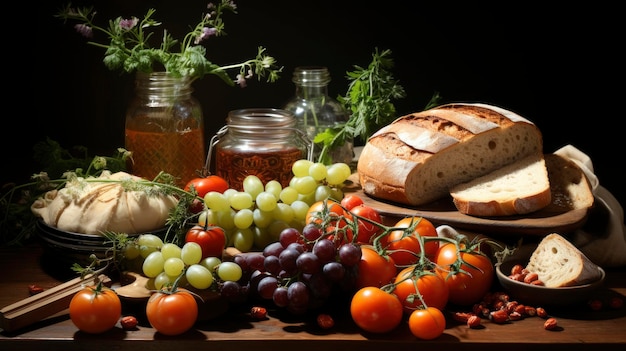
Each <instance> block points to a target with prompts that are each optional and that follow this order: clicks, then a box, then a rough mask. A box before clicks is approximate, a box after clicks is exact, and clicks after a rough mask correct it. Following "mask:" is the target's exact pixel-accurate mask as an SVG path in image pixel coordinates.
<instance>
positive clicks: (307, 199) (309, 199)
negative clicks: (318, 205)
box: [298, 191, 315, 206]
mask: <svg viewBox="0 0 626 351" xmlns="http://www.w3.org/2000/svg"><path fill="white" fill-rule="evenodd" d="M298 200H299V201H302V202H304V203H306V204H308V205H309V206H311V205H313V204H314V203H315V191H312V192H311V193H310V194H298Z"/></svg>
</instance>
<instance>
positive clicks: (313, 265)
mask: <svg viewBox="0 0 626 351" xmlns="http://www.w3.org/2000/svg"><path fill="white" fill-rule="evenodd" d="M296 266H297V267H298V269H299V270H300V271H301V272H302V273H307V274H315V273H318V272H319V271H320V261H319V258H318V257H317V256H316V255H315V254H314V253H312V252H308V251H307V252H303V253H301V254H300V256H298V258H296Z"/></svg>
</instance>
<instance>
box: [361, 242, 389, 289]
mask: <svg viewBox="0 0 626 351" xmlns="http://www.w3.org/2000/svg"><path fill="white" fill-rule="evenodd" d="M358 269H359V274H358V275H357V278H356V286H357V288H364V287H367V286H374V287H382V286H383V285H386V284H389V283H390V282H391V281H393V279H394V277H395V276H396V274H397V268H396V265H395V262H394V261H393V259H392V258H391V257H389V256H381V255H380V254H379V253H378V252H377V251H376V250H375V249H374V247H373V246H369V245H363V246H361V260H360V261H359V263H358Z"/></svg>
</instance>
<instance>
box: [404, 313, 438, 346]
mask: <svg viewBox="0 0 626 351" xmlns="http://www.w3.org/2000/svg"><path fill="white" fill-rule="evenodd" d="M409 329H410V330H411V334H413V335H414V336H415V337H417V338H420V339H423V340H432V339H435V338H438V337H439V336H440V335H441V334H443V331H444V330H445V329H446V317H445V316H444V315H443V312H441V310H440V309H438V308H436V307H428V308H425V309H418V310H415V311H413V312H412V313H411V315H410V316H409Z"/></svg>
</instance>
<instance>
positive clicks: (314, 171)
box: [309, 162, 328, 182]
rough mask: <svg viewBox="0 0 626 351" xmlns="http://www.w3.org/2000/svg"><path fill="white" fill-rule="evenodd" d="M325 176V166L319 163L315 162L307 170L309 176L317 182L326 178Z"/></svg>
mask: <svg viewBox="0 0 626 351" xmlns="http://www.w3.org/2000/svg"><path fill="white" fill-rule="evenodd" d="M326 174H328V172H327V171H326V165H325V164H323V163H321V162H316V163H314V164H312V165H311V167H310V168H309V175H310V176H311V177H313V179H315V180H316V181H318V182H321V181H322V180H324V179H325V178H326Z"/></svg>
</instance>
